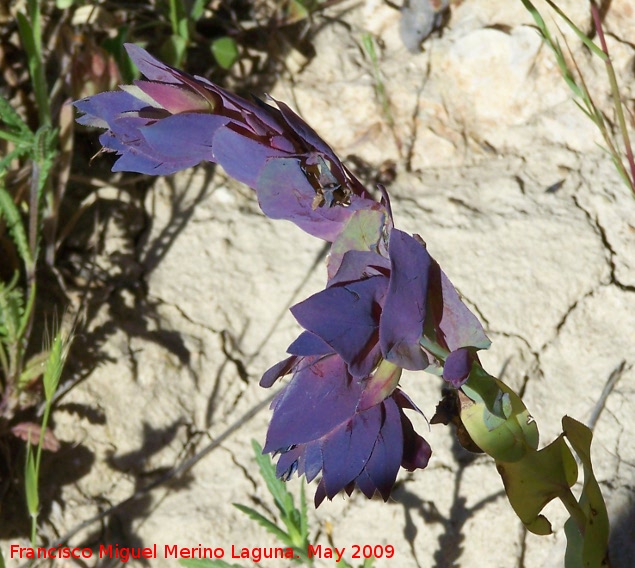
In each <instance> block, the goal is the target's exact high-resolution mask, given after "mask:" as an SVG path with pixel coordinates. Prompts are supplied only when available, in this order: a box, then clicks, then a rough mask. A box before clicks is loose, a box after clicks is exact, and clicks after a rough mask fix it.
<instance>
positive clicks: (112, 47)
mask: <svg viewBox="0 0 635 568" xmlns="http://www.w3.org/2000/svg"><path fill="white" fill-rule="evenodd" d="M128 41H129V38H128V26H121V27H120V28H119V31H118V33H117V35H116V36H115V37H112V38H106V39H105V40H103V41H102V42H101V47H103V48H104V49H105V50H106V51H107V52H108V53H110V55H112V57H113V59H114V60H115V63H117V68H118V69H119V73H121V78H122V79H123V82H124V83H132V82H133V81H134V80H135V79H138V78H139V77H140V75H141V72H140V71H139V70H138V69H137V68H136V67H135V65H134V64H133V63H132V60H131V59H130V57H128V53H127V52H126V48H125V47H124V43H126V42H128Z"/></svg>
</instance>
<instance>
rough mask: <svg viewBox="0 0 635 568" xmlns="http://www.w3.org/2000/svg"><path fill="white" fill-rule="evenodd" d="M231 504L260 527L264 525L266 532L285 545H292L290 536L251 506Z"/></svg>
mask: <svg viewBox="0 0 635 568" xmlns="http://www.w3.org/2000/svg"><path fill="white" fill-rule="evenodd" d="M232 504H233V505H234V507H236V509H238V510H239V511H242V512H243V513H245V515H247V516H248V517H249V518H250V519H251V520H253V521H256V522H257V523H258V524H259V525H260V526H261V527H264V528H265V529H266V530H267V531H268V532H270V533H271V534H272V535H274V536H276V537H277V538H278V539H280V541H281V542H283V543H284V544H286V545H287V546H293V542H292V541H291V537H290V536H289V535H288V534H287V533H286V532H284V531H283V530H282V529H281V528H279V527H278V526H276V525H275V524H274V523H272V522H271V521H270V520H269V519H267V518H266V517H265V516H263V515H261V514H260V513H259V512H258V511H255V510H254V509H252V508H251V507H245V505H241V504H240V503H232Z"/></svg>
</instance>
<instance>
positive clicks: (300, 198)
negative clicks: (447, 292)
mask: <svg viewBox="0 0 635 568" xmlns="http://www.w3.org/2000/svg"><path fill="white" fill-rule="evenodd" d="M126 49H127V50H128V54H129V55H130V58H131V59H132V60H133V61H134V62H135V64H136V65H137V67H138V68H139V70H140V71H141V72H142V73H143V75H145V77H146V79H144V80H140V81H135V83H134V85H126V86H123V87H122V91H120V92H111V93H101V94H98V95H95V96H93V97H88V98H86V99H82V100H80V101H76V102H75V106H76V107H77V109H78V110H79V111H80V112H82V113H84V115H83V116H81V117H80V118H79V119H78V122H80V123H81V124H85V125H87V126H94V127H98V128H106V129H107V131H106V132H105V133H104V134H102V135H101V137H100V142H101V143H102V145H103V147H104V149H105V150H107V151H111V152H115V153H117V154H118V155H119V156H120V157H119V159H118V161H117V162H116V163H115V165H114V167H113V171H133V172H139V173H144V174H150V175H165V174H171V173H174V172H177V171H179V170H182V169H185V168H188V167H191V166H194V165H196V164H198V163H201V162H205V161H207V162H213V163H217V164H219V165H221V166H222V167H223V169H224V170H225V171H226V172H227V173H228V174H229V175H230V176H232V177H234V178H236V179H237V180H238V181H241V182H243V183H245V184H247V185H248V186H250V187H251V188H253V189H255V190H256V193H257V195H258V200H259V202H260V205H261V207H262V210H263V212H264V213H265V215H268V216H269V217H271V218H273V219H287V220H289V221H292V222H294V223H296V224H297V225H298V226H299V227H300V228H302V229H303V230H305V231H307V232H308V233H310V234H312V235H314V236H317V237H320V238H323V239H325V240H327V241H333V240H335V239H336V238H337V236H338V234H339V233H340V232H341V231H342V230H343V228H344V227H345V225H346V223H347V222H348V220H349V218H350V217H351V216H352V215H353V213H354V212H355V211H358V210H360V209H383V208H384V206H383V205H381V204H379V203H377V202H376V201H374V200H373V199H372V198H371V196H370V194H369V193H368V192H367V191H366V190H365V189H364V187H363V186H362V185H361V184H360V182H359V181H358V180H357V179H355V178H354V177H353V176H352V175H351V174H350V172H349V171H348V170H347V169H346V168H345V167H344V166H343V165H342V164H341V162H340V161H339V160H338V158H337V157H336V156H335V154H334V153H333V150H331V148H330V147H329V146H328V145H327V144H326V143H325V142H324V141H323V140H321V139H320V138H319V136H318V135H317V134H316V133H315V131H314V130H313V129H312V128H311V127H309V126H308V125H307V124H306V123H305V122H304V121H303V120H302V119H301V118H300V117H299V116H297V115H296V114H294V113H293V111H292V110H291V109H290V108H289V107H288V106H286V105H285V104H284V103H276V101H273V99H271V101H273V102H274V103H276V104H277V105H278V108H275V107H274V106H271V105H269V104H267V103H265V102H262V101H256V102H251V101H247V100H245V99H242V98H241V97H238V96H237V95H234V94H233V93H230V92H229V91H226V90H225V89H222V88H221V87H218V86H217V85H214V84H213V83H210V82H209V81H208V80H206V79H204V78H202V77H196V76H194V77H193V76H191V75H188V74H187V73H184V72H182V71H179V70H178V69H174V68H172V67H170V66H168V65H165V64H163V63H161V62H160V61H158V60H156V59H155V58H154V57H152V56H151V55H149V54H148V53H147V52H146V51H144V50H143V49H141V48H140V47H138V46H135V45H131V44H127V45H126Z"/></svg>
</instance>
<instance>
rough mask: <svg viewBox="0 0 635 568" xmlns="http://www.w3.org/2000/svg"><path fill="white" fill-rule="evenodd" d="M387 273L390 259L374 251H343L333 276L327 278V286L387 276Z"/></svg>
mask: <svg viewBox="0 0 635 568" xmlns="http://www.w3.org/2000/svg"><path fill="white" fill-rule="evenodd" d="M331 254H332V253H331ZM389 273H390V261H389V260H388V259H387V258H384V257H383V256H381V255H379V254H377V253H375V252H370V251H361V250H349V251H348V252H346V253H344V256H343V257H342V263H341V264H340V267H339V268H338V270H337V272H336V273H335V276H333V278H331V279H330V280H329V286H333V285H335V284H340V283H344V282H352V281H353V280H363V279H364V278H368V277H370V276H379V275H384V276H388V275H389Z"/></svg>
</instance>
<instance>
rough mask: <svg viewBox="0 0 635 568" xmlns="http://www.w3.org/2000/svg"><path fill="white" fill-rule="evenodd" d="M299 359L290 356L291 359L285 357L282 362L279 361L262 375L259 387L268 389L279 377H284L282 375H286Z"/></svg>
mask: <svg viewBox="0 0 635 568" xmlns="http://www.w3.org/2000/svg"><path fill="white" fill-rule="evenodd" d="M298 359H299V357H296V356H295V355H292V356H291V357H287V358H286V359H285V360H284V361H280V363H276V364H275V365H274V366H273V367H271V368H270V369H268V370H267V371H265V373H264V374H263V375H262V379H260V383H259V384H260V386H261V387H264V388H266V389H268V388H269V387H270V386H271V385H273V383H275V382H276V381H277V380H278V379H279V378H280V377H284V375H288V374H289V373H290V372H291V370H292V369H293V367H294V366H295V365H296V363H297V362H298Z"/></svg>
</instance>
